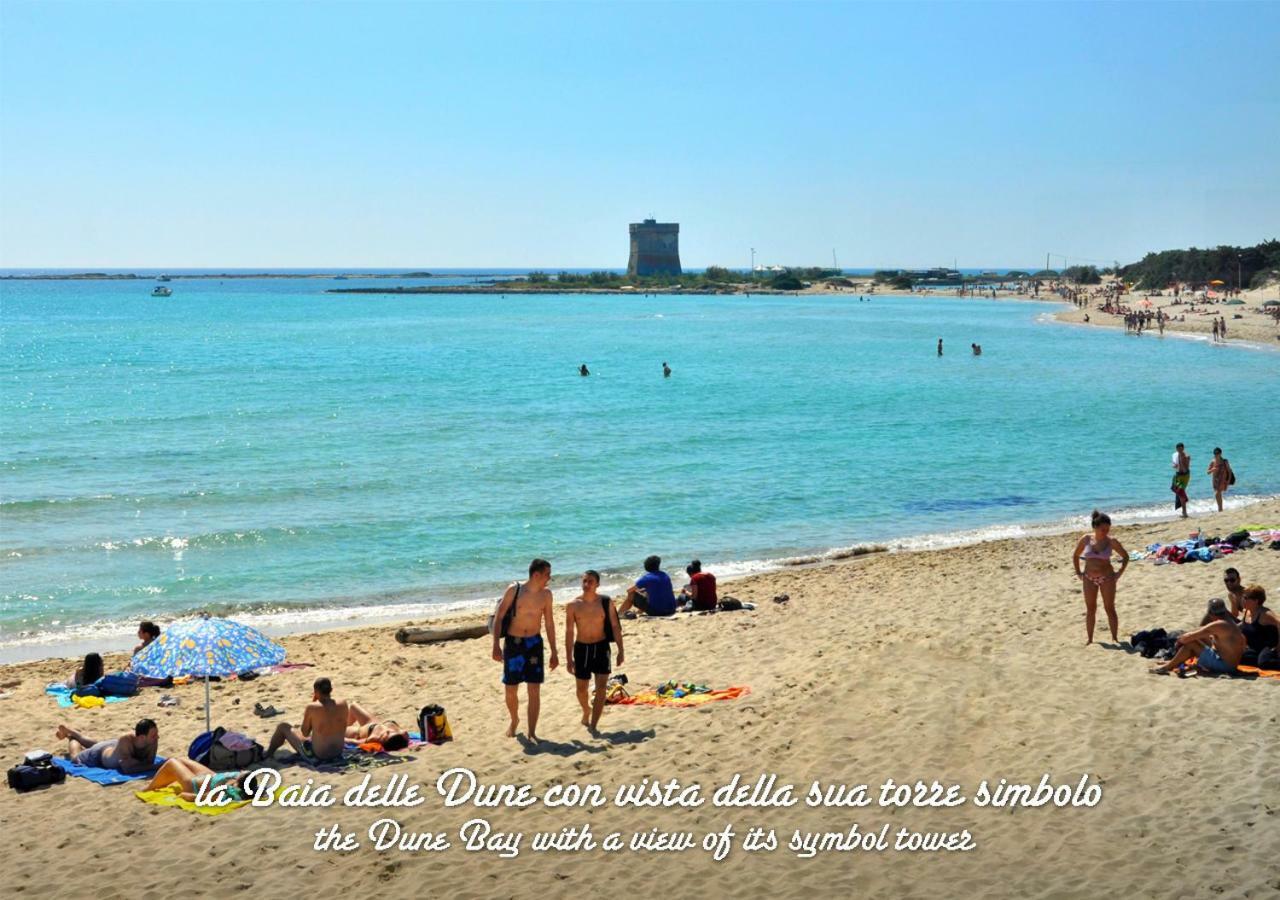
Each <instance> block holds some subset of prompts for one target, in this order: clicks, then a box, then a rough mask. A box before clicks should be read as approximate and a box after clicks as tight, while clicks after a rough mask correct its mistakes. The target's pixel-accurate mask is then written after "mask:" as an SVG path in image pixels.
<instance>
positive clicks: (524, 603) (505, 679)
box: [493, 559, 560, 742]
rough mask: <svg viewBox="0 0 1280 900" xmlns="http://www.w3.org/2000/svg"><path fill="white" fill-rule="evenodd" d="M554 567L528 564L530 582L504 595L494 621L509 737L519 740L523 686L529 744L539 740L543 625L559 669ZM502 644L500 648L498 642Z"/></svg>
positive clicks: (495, 650)
mask: <svg viewBox="0 0 1280 900" xmlns="http://www.w3.org/2000/svg"><path fill="white" fill-rule="evenodd" d="M550 581H551V563H549V562H547V561H546V560H545V559H535V560H534V561H533V562H531V563H529V580H528V581H526V582H525V583H524V584H521V583H520V582H518V581H517V582H514V583H512V585H511V586H510V587H508V588H507V590H506V592H505V593H503V595H502V602H501V603H499V604H498V609H497V612H496V613H495V614H494V617H493V659H494V661H495V662H500V663H502V683H503V684H504V685H505V686H506V700H507V713H508V714H509V715H510V716H511V725H510V727H509V728H507V737H515V736H516V726H517V725H518V724H519V723H520V694H519V690H520V685H521V684H525V685H528V688H527V690H528V692H529V740H531V741H534V742H536V741H537V740H538V712H539V710H540V709H541V706H542V681H543V678H544V677H545V675H544V672H543V665H542V625H543V623H544V622H545V623H546V626H547V642H548V643H549V644H551V668H552V669H554V668H555V667H556V666H558V665H560V657H559V656H558V655H557V654H556V625H555V621H554V620H553V619H552V617H551V599H552V598H551V591H550V590H549V589H548V588H547V583H548V582H550ZM499 640H502V641H503V644H502V646H501V647H499V645H498V641H499Z"/></svg>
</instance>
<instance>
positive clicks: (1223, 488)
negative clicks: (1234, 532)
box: [1208, 447, 1236, 512]
mask: <svg viewBox="0 0 1280 900" xmlns="http://www.w3.org/2000/svg"><path fill="white" fill-rule="evenodd" d="M1208 474H1209V477H1210V478H1211V479H1212V481H1213V499H1214V500H1216V501H1218V512H1222V495H1223V494H1225V493H1226V492H1227V490H1228V489H1229V488H1230V487H1231V485H1233V484H1235V483H1236V473H1235V472H1233V471H1231V463H1230V462H1228V461H1227V458H1226V457H1225V456H1223V455H1222V448H1221V447H1214V448H1213V459H1212V460H1210V462H1209V472H1208Z"/></svg>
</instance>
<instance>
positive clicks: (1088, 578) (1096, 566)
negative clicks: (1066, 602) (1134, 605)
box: [1071, 509, 1129, 644]
mask: <svg viewBox="0 0 1280 900" xmlns="http://www.w3.org/2000/svg"><path fill="white" fill-rule="evenodd" d="M1090 523H1091V524H1092V526H1093V532H1092V533H1091V534H1086V535H1084V536H1083V537H1082V538H1080V540H1079V541H1077V542H1076V549H1075V551H1074V552H1073V553H1072V555H1071V561H1072V564H1073V565H1074V566H1075V570H1076V577H1077V578H1079V579H1080V580H1081V581H1082V582H1083V583H1084V609H1085V615H1084V629H1085V635H1086V637H1087V638H1088V640H1086V641H1085V643H1086V644H1092V643H1093V626H1094V622H1096V621H1097V617H1098V594H1099V593H1101V594H1102V605H1103V608H1104V609H1105V610H1106V612H1107V624H1108V625H1109V626H1110V627H1111V640H1113V641H1118V640H1119V636H1118V631H1119V628H1120V622H1119V617H1118V616H1117V615H1116V582H1117V581H1119V580H1120V576H1121V575H1123V574H1124V570H1125V569H1127V568H1128V567H1129V554H1128V552H1127V551H1126V550H1125V549H1124V547H1122V546H1121V545H1120V542H1119V541H1117V540H1116V539H1115V538H1113V537H1111V517H1110V516H1108V515H1107V514H1106V513H1102V512H1098V510H1096V509H1095V510H1094V511H1093V516H1092V518H1091V520H1090ZM1113 556H1118V557H1119V558H1120V571H1119V572H1117V571H1116V570H1115V569H1114V568H1112V565H1111V557H1113ZM1082 560H1083V561H1084V570H1083V571H1081V568H1080V563H1081V561H1082Z"/></svg>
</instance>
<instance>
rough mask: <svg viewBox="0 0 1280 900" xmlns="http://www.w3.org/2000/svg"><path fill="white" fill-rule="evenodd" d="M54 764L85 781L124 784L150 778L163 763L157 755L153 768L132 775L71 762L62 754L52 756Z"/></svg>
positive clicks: (102, 783)
mask: <svg viewBox="0 0 1280 900" xmlns="http://www.w3.org/2000/svg"><path fill="white" fill-rule="evenodd" d="M53 762H54V765H56V766H57V767H58V768H60V769H62V771H64V772H66V773H67V774H68V775H72V776H75V777H76V778H83V779H84V780H85V781H92V782H93V783H94V784H100V785H102V786H104V787H105V786H107V785H111V784H124V783H126V782H129V781H140V780H144V779H145V780H150V779H151V778H154V777H155V774H156V772H157V771H158V770H159V769H160V766H161V765H163V764H164V757H161V756H157V757H156V764H155V766H154V767H153V768H151V769H148V770H147V771H145V772H137V773H135V774H133V775H125V774H124V773H123V772H117V771H116V770H115V769H98V768H95V767H93V766H82V765H80V764H79V763H77V762H72V761H71V760H69V759H67V758H66V757H64V756H55V757H54V758H53Z"/></svg>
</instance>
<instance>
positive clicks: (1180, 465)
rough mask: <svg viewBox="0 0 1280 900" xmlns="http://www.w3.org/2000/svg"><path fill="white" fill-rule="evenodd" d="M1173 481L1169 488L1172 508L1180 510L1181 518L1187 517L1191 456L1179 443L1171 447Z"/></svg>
mask: <svg viewBox="0 0 1280 900" xmlns="http://www.w3.org/2000/svg"><path fill="white" fill-rule="evenodd" d="M1172 464H1173V483H1172V484H1171V485H1169V490H1171V491H1173V497H1174V499H1173V508H1174V509H1181V510H1182V518H1184V519H1185V518H1186V517H1187V485H1188V484H1190V483H1191V456H1190V455H1189V454H1188V453H1187V450H1186V448H1185V447H1184V446H1183V445H1182V444H1181V443H1179V444H1178V445H1177V446H1176V447H1174V448H1173V457H1172Z"/></svg>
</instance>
